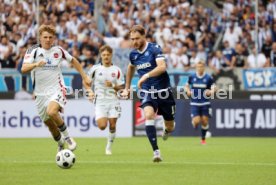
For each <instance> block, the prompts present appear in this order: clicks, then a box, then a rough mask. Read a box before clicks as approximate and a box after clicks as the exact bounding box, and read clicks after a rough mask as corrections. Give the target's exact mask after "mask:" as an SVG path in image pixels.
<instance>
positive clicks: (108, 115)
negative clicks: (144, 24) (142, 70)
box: [83, 45, 124, 155]
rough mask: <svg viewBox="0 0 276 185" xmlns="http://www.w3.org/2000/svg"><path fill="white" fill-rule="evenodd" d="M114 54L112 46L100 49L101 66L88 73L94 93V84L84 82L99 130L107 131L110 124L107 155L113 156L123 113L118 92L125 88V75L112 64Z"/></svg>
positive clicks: (95, 66)
mask: <svg viewBox="0 0 276 185" xmlns="http://www.w3.org/2000/svg"><path fill="white" fill-rule="evenodd" d="M112 52H113V50H112V48H111V47H110V46H108V45H104V46H102V47H101V48H100V55H101V61H102V62H101V64H98V65H94V66H93V67H92V68H91V69H90V70H89V71H88V76H89V78H90V79H91V80H92V82H93V85H94V91H92V89H91V85H92V83H85V81H84V82H83V86H84V87H85V89H86V91H87V92H88V97H89V100H91V101H92V100H93V101H94V104H95V117H96V121H97V124H98V127H99V129H101V130H105V128H106V127H107V125H108V123H109V135H108V138H107V145H106V148H105V153H106V155H111V154H112V150H111V147H112V143H113V141H114V139H115V136H116V122H117V119H118V118H119V117H120V113H121V107H120V103H119V99H118V97H117V91H119V90H120V89H123V88H124V78H123V73H122V71H121V69H120V68H119V67H117V66H114V65H113V64H112Z"/></svg>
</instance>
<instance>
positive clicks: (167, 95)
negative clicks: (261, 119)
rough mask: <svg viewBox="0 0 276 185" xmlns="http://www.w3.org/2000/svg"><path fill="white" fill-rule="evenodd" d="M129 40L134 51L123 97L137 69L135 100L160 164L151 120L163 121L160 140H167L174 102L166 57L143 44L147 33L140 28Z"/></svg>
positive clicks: (132, 33)
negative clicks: (144, 119)
mask: <svg viewBox="0 0 276 185" xmlns="http://www.w3.org/2000/svg"><path fill="white" fill-rule="evenodd" d="M129 34H130V40H131V42H132V45H133V47H134V50H133V51H132V52H131V53H130V55H129V59H130V64H129V65H128V69H127V74H126V86H125V89H124V91H123V93H122V95H123V96H128V95H129V92H130V85H131V79H132V77H133V74H134V72H135V69H137V72H138V75H139V77H140V79H139V81H138V84H137V85H138V97H139V98H140V101H141V108H142V109H143V111H144V114H145V117H146V122H145V125H146V133H147V136H148V139H149V142H150V144H151V146H152V149H153V151H154V152H153V162H160V161H162V158H161V155H160V150H159V148H158V145H157V137H156V128H155V125H154V119H155V115H156V113H158V114H160V115H162V116H163V118H164V120H165V121H164V128H163V135H162V137H163V140H167V139H168V136H169V134H170V133H171V132H172V131H173V130H174V127H175V122H174V115H175V101H174V98H173V94H172V91H171V86H170V79H169V76H168V73H167V71H166V68H167V65H166V61H165V57H164V55H163V54H162V50H161V48H160V46H159V45H157V44H155V43H149V42H147V41H146V37H145V36H146V31H145V28H144V27H143V26H141V25H135V26H133V27H132V28H131V30H130V32H129Z"/></svg>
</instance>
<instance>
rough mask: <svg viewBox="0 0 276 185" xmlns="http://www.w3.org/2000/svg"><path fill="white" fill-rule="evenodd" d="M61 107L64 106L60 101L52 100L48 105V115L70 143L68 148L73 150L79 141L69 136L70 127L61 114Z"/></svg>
mask: <svg viewBox="0 0 276 185" xmlns="http://www.w3.org/2000/svg"><path fill="white" fill-rule="evenodd" d="M61 109H62V107H61V106H60V104H59V103H57V102H56V101H50V102H49V104H48V107H47V115H48V116H49V117H50V118H51V120H53V121H54V122H55V123H56V125H57V126H58V128H59V131H60V132H61V133H62V136H63V137H64V139H65V141H66V142H67V144H68V149H69V150H72V151H73V150H75V149H76V148H77V143H76V142H75V140H74V139H73V138H72V137H70V136H69V132H68V128H67V126H66V124H65V123H64V121H63V119H62V118H61V116H60V114H59V111H60V110H61Z"/></svg>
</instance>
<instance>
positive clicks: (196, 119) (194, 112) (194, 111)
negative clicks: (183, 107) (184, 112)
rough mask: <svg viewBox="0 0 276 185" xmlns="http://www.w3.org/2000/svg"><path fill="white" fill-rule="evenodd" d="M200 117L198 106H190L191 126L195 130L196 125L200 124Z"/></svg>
mask: <svg viewBox="0 0 276 185" xmlns="http://www.w3.org/2000/svg"><path fill="white" fill-rule="evenodd" d="M200 115H201V114H200V106H195V105H191V117H192V125H193V127H194V128H195V129H197V128H198V125H199V124H200V122H201V118H200Z"/></svg>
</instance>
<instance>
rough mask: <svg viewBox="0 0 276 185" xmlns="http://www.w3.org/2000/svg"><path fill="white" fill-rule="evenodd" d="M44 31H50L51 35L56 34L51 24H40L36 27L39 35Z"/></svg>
mask: <svg viewBox="0 0 276 185" xmlns="http://www.w3.org/2000/svg"><path fill="white" fill-rule="evenodd" d="M44 31H46V32H48V33H51V34H52V35H56V28H55V27H54V26H52V25H45V24H42V25H41V26H40V27H39V29H38V32H39V35H41V34H42V33H43V32H44Z"/></svg>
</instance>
